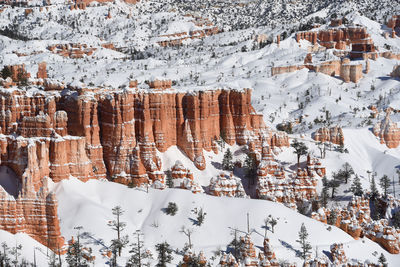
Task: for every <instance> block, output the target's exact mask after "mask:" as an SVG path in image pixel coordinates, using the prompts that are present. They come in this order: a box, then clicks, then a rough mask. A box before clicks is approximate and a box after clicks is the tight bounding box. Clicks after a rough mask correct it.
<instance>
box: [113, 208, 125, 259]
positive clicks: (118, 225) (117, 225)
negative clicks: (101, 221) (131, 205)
mask: <svg viewBox="0 0 400 267" xmlns="http://www.w3.org/2000/svg"><path fill="white" fill-rule="evenodd" d="M124 212H125V211H123V210H122V208H121V206H115V207H114V208H113V209H112V214H113V215H114V216H115V217H116V219H115V220H112V221H109V222H108V226H110V227H111V229H113V230H114V231H116V232H117V239H116V241H112V245H113V246H114V247H115V246H117V247H118V256H121V250H122V248H123V247H125V246H126V245H127V239H128V238H127V236H125V237H124V238H122V237H121V232H122V231H123V230H124V229H125V227H126V223H125V222H121V218H120V217H121V215H122V214H124Z"/></svg>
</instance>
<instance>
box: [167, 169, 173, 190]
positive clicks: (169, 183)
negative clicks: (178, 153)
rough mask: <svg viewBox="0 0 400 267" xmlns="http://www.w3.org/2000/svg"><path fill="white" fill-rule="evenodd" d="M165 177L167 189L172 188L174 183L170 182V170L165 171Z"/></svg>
mask: <svg viewBox="0 0 400 267" xmlns="http://www.w3.org/2000/svg"><path fill="white" fill-rule="evenodd" d="M166 177H167V183H166V184H167V186H168V187H169V188H173V187H174V181H173V180H172V172H171V170H168V171H166Z"/></svg>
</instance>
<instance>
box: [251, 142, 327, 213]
mask: <svg viewBox="0 0 400 267" xmlns="http://www.w3.org/2000/svg"><path fill="white" fill-rule="evenodd" d="M324 174H325V168H324V167H322V166H321V164H320V162H318V161H317V160H314V159H311V157H308V159H307V168H306V169H304V170H302V169H298V170H297V172H296V174H291V175H289V176H287V175H286V172H285V171H284V169H283V168H282V167H281V166H280V165H279V164H278V163H277V162H276V161H275V159H274V157H273V155H272V153H271V151H270V149H269V148H268V147H264V149H263V156H262V159H261V161H260V163H259V165H258V171H257V187H256V191H257V196H258V198H261V199H268V200H271V201H277V202H282V203H284V204H285V205H287V206H288V207H290V208H293V209H295V208H296V204H295V203H296V201H303V200H311V199H315V198H316V197H317V190H316V186H317V183H318V180H317V178H316V177H317V175H318V176H323V175H324Z"/></svg>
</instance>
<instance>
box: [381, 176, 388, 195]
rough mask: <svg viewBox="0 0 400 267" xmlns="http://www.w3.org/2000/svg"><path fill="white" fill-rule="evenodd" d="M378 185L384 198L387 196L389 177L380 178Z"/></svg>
mask: <svg viewBox="0 0 400 267" xmlns="http://www.w3.org/2000/svg"><path fill="white" fill-rule="evenodd" d="M379 185H380V186H381V187H382V190H383V195H384V196H385V198H386V197H387V194H388V189H389V187H390V179H389V177H388V176H387V175H384V176H382V178H381V179H380V180H379Z"/></svg>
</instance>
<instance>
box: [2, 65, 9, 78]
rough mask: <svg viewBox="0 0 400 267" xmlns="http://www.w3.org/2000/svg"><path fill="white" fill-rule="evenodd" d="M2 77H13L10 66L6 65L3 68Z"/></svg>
mask: <svg viewBox="0 0 400 267" xmlns="http://www.w3.org/2000/svg"><path fill="white" fill-rule="evenodd" d="M1 77H2V78H3V79H7V78H8V77H11V71H10V69H9V68H8V67H6V66H4V68H3V69H2V70H1Z"/></svg>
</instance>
